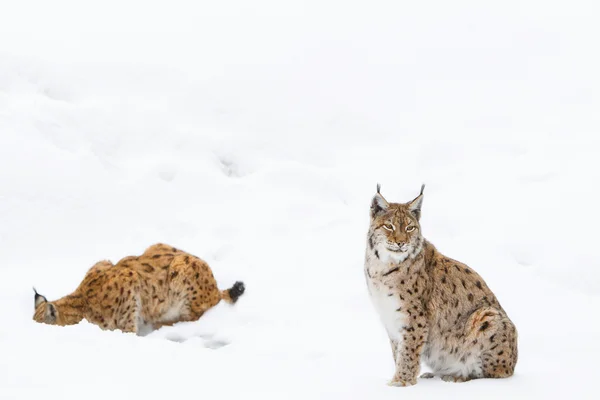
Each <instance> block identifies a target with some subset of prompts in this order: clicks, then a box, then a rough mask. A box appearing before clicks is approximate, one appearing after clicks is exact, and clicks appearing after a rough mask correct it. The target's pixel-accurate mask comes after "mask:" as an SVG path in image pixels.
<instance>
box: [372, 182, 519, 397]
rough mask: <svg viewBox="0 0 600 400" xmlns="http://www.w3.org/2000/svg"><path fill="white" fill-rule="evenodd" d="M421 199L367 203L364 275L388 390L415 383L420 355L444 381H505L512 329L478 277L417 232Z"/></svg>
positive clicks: (511, 359)
mask: <svg viewBox="0 0 600 400" xmlns="http://www.w3.org/2000/svg"><path fill="white" fill-rule="evenodd" d="M423 189H424V185H423V187H421V193H420V194H419V196H417V198H415V199H414V200H413V201H411V202H409V203H406V204H397V203H388V202H387V201H386V200H385V199H384V198H383V196H382V195H381V193H380V186H379V185H377V194H376V195H375V197H374V198H373V202H372V205H371V226H370V228H369V233H368V239H367V250H366V257H365V276H366V280H367V286H368V289H369V294H370V296H371V299H372V301H373V303H374V305H375V308H376V309H377V311H378V313H379V316H380V318H381V320H382V322H383V325H384V326H385V329H386V330H387V333H388V336H389V338H390V343H391V346H392V352H393V356H394V361H395V364H396V372H395V374H394V377H393V378H392V380H391V381H390V383H389V384H390V385H393V386H408V385H414V384H416V383H417V375H418V374H419V369H420V361H421V357H422V358H423V359H424V361H425V363H426V364H427V365H428V366H429V367H431V368H432V369H433V374H424V375H423V376H422V377H424V378H431V377H433V376H435V375H440V376H441V377H442V379H443V380H445V381H454V382H464V381H467V380H470V379H476V378H505V377H509V376H511V375H512V374H513V371H514V368H515V364H516V362H517V331H516V329H515V326H514V325H513V323H512V322H511V320H510V319H509V318H508V316H507V315H506V312H505V311H504V310H503V309H502V307H501V306H500V303H498V300H496V297H495V296H494V294H493V293H492V291H491V290H490V289H489V288H488V286H487V285H486V284H485V282H484V281H483V279H482V278H481V277H480V276H479V275H478V274H477V273H476V272H475V271H473V270H472V269H470V268H469V267H467V266H466V265H464V264H461V263H460V262H458V261H454V260H452V259H450V258H448V257H445V256H444V255H442V254H441V253H439V252H438V251H437V250H436V248H435V247H434V246H433V245H432V244H431V243H429V242H428V241H427V240H425V239H424V238H423V236H422V234H421V225H420V224H419V218H420V215H421V204H422V202H423Z"/></svg>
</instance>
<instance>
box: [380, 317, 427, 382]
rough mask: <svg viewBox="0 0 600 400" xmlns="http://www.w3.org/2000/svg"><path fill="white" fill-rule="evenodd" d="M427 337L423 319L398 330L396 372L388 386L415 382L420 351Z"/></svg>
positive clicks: (418, 367) (419, 365)
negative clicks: (400, 330)
mask: <svg viewBox="0 0 600 400" xmlns="http://www.w3.org/2000/svg"><path fill="white" fill-rule="evenodd" d="M426 338H427V328H426V327H425V321H422V322H417V321H414V324H413V325H409V326H407V327H405V328H404V329H403V330H402V332H400V339H399V340H398V345H397V348H396V355H395V357H394V358H395V361H396V373H395V374H394V377H393V378H392V380H391V381H390V382H389V383H388V384H389V385H390V386H411V385H414V384H416V383H417V376H418V375H419V371H420V370H421V351H422V349H423V345H424V344H425V340H426Z"/></svg>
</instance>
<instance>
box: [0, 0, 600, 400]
mask: <svg viewBox="0 0 600 400" xmlns="http://www.w3.org/2000/svg"><path fill="white" fill-rule="evenodd" d="M595 3H596V2H595V1H593V0H589V1H579V0H577V1H575V0H574V1H569V2H558V1H524V0H521V1H502V2H483V1H419V2H416V1H412V2H398V1H386V2H382V1H369V2H352V1H350V2H349V1H340V0H337V1H323V0H321V1H315V2H312V1H302V2H284V1H274V0H254V1H242V0H222V1H213V2H197V1H196V2H192V1H188V2H182V1H169V2H166V1H165V2H151V1H141V0H137V1H124V0H120V1H107V0H104V1H102V2H96V3H92V2H81V1H65V0H54V1H51V2H50V1H39V0H38V1H27V0H19V1H12V2H10V1H8V0H7V1H2V3H1V5H0V218H1V223H0V272H1V278H0V321H1V322H0V398H1V399H2V400H6V399H36V400H39V399H81V398H86V399H106V398H111V399H126V398H150V399H151V398H166V396H168V398H170V399H178V398H182V399H183V398H203V399H208V398H221V399H223V398H225V399H240V398H250V399H253V398H261V399H271V398H273V399H296V398H297V399H313V398H323V399H325V398H326V399H338V398H339V399H366V398H369V399H397V398H404V399H413V398H415V399H424V398H432V396H443V397H444V398H457V397H460V398H463V399H471V398H473V399H475V398H477V399H479V398H483V397H484V398H486V399H493V398H540V399H550V398H557V399H560V398H574V399H584V398H598V396H599V390H598V386H597V385H596V382H595V379H596V377H597V365H598V357H599V356H600V340H598V339H600V322H599V319H598V315H599V314H598V308H599V306H600V297H599V294H600V272H599V267H600V262H599V261H598V256H597V251H596V248H597V245H596V242H597V239H598V233H597V227H598V223H599V222H600V218H599V217H600V209H599V207H598V204H599V202H600V191H599V190H598V182H599V178H600V176H599V175H600V168H599V166H600V165H599V164H600V160H599V157H598V155H599V154H600V153H599V151H600V139H599V137H598V134H599V132H600V113H599V112H598V110H599V109H600V79H599V78H598V71H600V53H599V52H598V51H597V47H598V43H597V41H598V37H600V28H599V26H598V24H597V21H598V16H599V15H598V10H597V5H596V4H595ZM376 182H381V183H382V185H383V187H382V191H383V194H384V196H386V198H388V199H389V200H391V201H406V200H408V199H411V198H413V197H414V196H415V195H416V194H417V193H418V190H419V187H420V184H421V183H422V182H425V183H426V184H427V187H426V190H425V200H424V206H423V220H422V225H423V230H424V232H425V235H426V237H427V238H429V239H430V240H431V241H432V242H433V243H434V244H435V245H436V246H437V247H438V249H440V250H441V251H442V252H444V253H445V254H447V255H448V256H450V257H453V258H456V259H458V260H461V261H463V262H466V263H468V264H469V265H470V266H472V267H473V268H475V269H476V270H477V271H478V272H479V273H480V274H481V275H483V277H484V278H485V279H486V281H487V283H488V284H489V286H490V287H491V288H492V289H493V290H494V291H495V292H496V294H497V296H498V297H499V299H500V302H501V303H502V305H503V306H504V308H505V309H506V310H507V312H508V313H509V315H510V316H511V318H512V319H513V321H514V322H515V324H516V325H517V328H518V330H519V350H520V354H519V362H518V364H517V369H516V374H515V376H514V377H512V378H511V379H506V380H497V381H496V380H478V381H473V382H468V383H464V384H450V383H445V382H442V381H441V380H439V379H434V380H420V381H419V383H418V385H416V386H414V387H410V388H391V387H388V386H386V382H387V381H388V380H389V379H390V378H391V376H392V373H393V362H392V356H391V354H390V350H389V345H388V341H387V338H386V335H385V332H384V330H383V328H382V327H381V325H380V323H379V320H378V318H377V316H376V315H375V312H374V310H373V309H372V306H371V305H370V303H369V299H368V296H367V294H366V286H365V282H364V279H363V272H362V266H363V254H364V245H365V235H366V231H367V227H368V207H369V201H370V199H371V196H372V195H373V194H374V192H375V184H376ZM155 242H166V243H169V244H173V245H175V246H178V247H180V248H182V249H184V250H187V251H190V252H192V253H194V254H196V255H198V256H200V257H202V258H204V259H206V260H207V261H208V262H209V263H210V265H211V266H212V268H213V270H214V272H215V275H216V277H217V279H218V282H219V284H220V286H221V287H223V288H225V287H228V286H230V285H231V284H232V283H233V282H234V281H235V280H243V281H244V282H245V283H246V286H247V292H246V294H245V295H244V297H243V298H242V299H241V300H240V302H239V303H238V304H237V305H236V306H235V307H230V306H228V305H225V304H220V305H219V306H217V307H216V308H214V309H213V310H211V311H210V312H209V313H207V314H206V315H205V316H204V317H203V318H202V319H201V320H200V321H198V322H194V323H185V324H179V325H177V326H174V327H171V328H163V329H161V330H159V331H156V332H154V333H152V334H150V335H148V336H145V337H136V336H133V335H128V334H123V333H120V332H104V331H101V330H100V329H99V328H98V327H96V326H94V325H91V324H88V323H85V322H84V323H81V324H79V325H77V326H73V327H67V328H59V327H53V326H47V325H41V324H36V323H34V322H33V321H32V319H31V318H32V315H33V291H32V290H31V287H32V286H33V285H35V286H36V288H37V289H38V290H39V291H40V292H41V293H43V294H44V295H46V296H47V297H48V298H50V299H56V298H59V297H61V296H63V295H65V294H67V293H69V292H71V291H72V290H73V289H74V288H75V287H76V286H77V284H78V283H79V282H80V280H81V279H82V277H83V275H84V274H85V272H86V270H87V268H89V267H90V266H91V265H92V264H93V263H94V262H96V261H97V260H100V259H104V258H110V259H111V260H113V261H117V260H118V259H119V258H121V257H123V256H125V255H129V254H138V253H140V252H142V251H143V250H144V249H145V248H146V247H147V246H149V245H150V244H152V243H155ZM425 370H426V369H424V371H425Z"/></svg>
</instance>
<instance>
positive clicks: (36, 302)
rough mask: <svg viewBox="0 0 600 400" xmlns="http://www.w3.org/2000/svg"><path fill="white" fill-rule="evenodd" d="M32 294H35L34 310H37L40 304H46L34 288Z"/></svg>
mask: <svg viewBox="0 0 600 400" xmlns="http://www.w3.org/2000/svg"><path fill="white" fill-rule="evenodd" d="M33 292H34V293H35V297H34V301H35V303H34V304H35V308H38V306H39V305H40V304H42V303H45V302H47V301H48V300H46V298H45V297H44V296H42V295H41V294H39V293H38V292H37V291H36V290H35V288H33Z"/></svg>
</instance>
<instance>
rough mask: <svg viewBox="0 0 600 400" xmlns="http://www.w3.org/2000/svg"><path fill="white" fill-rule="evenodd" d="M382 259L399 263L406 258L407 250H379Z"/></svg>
mask: <svg viewBox="0 0 600 400" xmlns="http://www.w3.org/2000/svg"><path fill="white" fill-rule="evenodd" d="M379 253H380V254H381V258H382V261H385V262H394V263H401V262H403V261H404V260H406V259H407V258H408V251H390V250H388V249H384V250H380V251H379Z"/></svg>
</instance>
